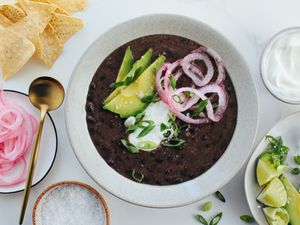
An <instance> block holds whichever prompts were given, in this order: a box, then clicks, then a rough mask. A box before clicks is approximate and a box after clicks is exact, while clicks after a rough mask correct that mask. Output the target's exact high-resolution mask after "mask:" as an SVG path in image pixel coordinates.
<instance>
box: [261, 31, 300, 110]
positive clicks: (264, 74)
mask: <svg viewBox="0 0 300 225" xmlns="http://www.w3.org/2000/svg"><path fill="white" fill-rule="evenodd" d="M297 30H298V31H300V26H299V27H289V28H285V29H283V30H281V31H279V32H277V33H276V34H275V35H273V36H272V37H271V38H270V39H269V41H268V43H267V45H266V46H265V47H264V49H263V51H262V54H261V58H260V64H259V69H260V75H261V77H262V81H263V83H264V85H265V87H266V88H267V90H268V91H269V93H270V94H271V95H272V96H273V97H275V98H276V99H278V100H279V101H281V102H284V103H287V104H291V105H299V104H300V99H299V100H298V101H293V100H288V99H285V98H284V97H283V96H280V95H279V94H276V93H275V92H273V91H272V89H271V87H270V86H269V85H268V83H267V82H266V76H267V73H266V71H265V68H264V62H265V60H266V56H267V51H268V50H269V48H270V46H271V45H272V44H273V43H274V42H275V41H276V40H277V39H278V38H279V37H280V36H282V35H284V34H286V33H289V32H291V31H297Z"/></svg>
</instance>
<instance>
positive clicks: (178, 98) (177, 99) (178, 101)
mask: <svg viewBox="0 0 300 225" xmlns="http://www.w3.org/2000/svg"><path fill="white" fill-rule="evenodd" d="M172 98H173V100H174V101H175V102H177V103H181V102H182V101H181V98H180V97H179V95H173V96H172Z"/></svg>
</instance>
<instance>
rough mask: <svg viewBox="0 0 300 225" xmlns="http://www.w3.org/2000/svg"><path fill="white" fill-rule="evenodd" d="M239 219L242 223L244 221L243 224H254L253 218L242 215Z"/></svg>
mask: <svg viewBox="0 0 300 225" xmlns="http://www.w3.org/2000/svg"><path fill="white" fill-rule="evenodd" d="M240 219H241V220H242V221H244V222H245V223H254V222H255V220H254V218H253V217H252V216H249V215H242V216H240Z"/></svg>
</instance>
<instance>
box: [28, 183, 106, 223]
mask: <svg viewBox="0 0 300 225" xmlns="http://www.w3.org/2000/svg"><path fill="white" fill-rule="evenodd" d="M66 190H69V191H70V192H69V193H66V192H65V193H63V192H62V191H66ZM87 193H88V194H89V195H90V198H91V202H89V203H90V204H93V203H95V200H96V201H97V205H96V206H97V207H98V208H99V209H100V210H99V213H97V212H96V211H95V209H90V210H88V211H87V213H82V212H80V215H79V217H80V218H82V217H84V216H88V215H90V216H91V217H93V218H96V219H99V223H97V224H98V225H109V224H110V218H109V209H108V206H107V204H106V202H105V200H104V198H103V197H102V196H101V195H100V194H99V192H97V191H96V190H95V189H94V188H92V187H91V186H89V185H87V184H85V183H82V182H78V181H63V182H59V183H56V184H53V185H51V186H49V187H48V188H46V190H45V191H43V192H42V193H41V194H40V195H39V197H38V198H37V200H36V202H35V205H34V208H33V214H32V219H33V225H43V224H45V221H43V220H46V219H47V218H46V215H45V214H47V210H48V212H50V211H49V208H50V207H51V205H52V206H53V204H55V203H53V202H54V201H59V200H60V201H65V202H64V203H65V204H66V205H65V206H67V207H66V208H64V205H63V204H60V205H57V208H56V209H50V210H58V211H62V210H65V211H64V212H68V211H69V210H72V209H74V208H77V209H81V208H82V207H83V205H82V204H84V203H83V202H80V199H81V200H82V199H84V200H86V194H87ZM63 198H65V199H63ZM70 200H76V203H75V205H69V204H68V203H69V202H68V201H70ZM89 203H88V204H89ZM93 206H95V205H93ZM87 207H88V206H87ZM52 212H53V211H52ZM47 215H48V214H47ZM71 215H74V212H71ZM51 216H53V214H51ZM55 216H56V219H57V217H59V216H58V215H55ZM63 217H64V218H58V219H63V220H64V224H69V223H68V222H66V221H65V220H68V219H69V218H68V215H67V214H65V215H64V216H63ZM73 217H74V216H73ZM53 219H54V218H49V220H51V222H53ZM72 219H74V218H72ZM89 219H90V220H89V221H91V220H92V218H89ZM76 222H78V223H80V222H79V221H78V220H76ZM46 224H47V223H46ZM55 224H56V223H55ZM80 224H83V223H80ZM93 224H94V223H93Z"/></svg>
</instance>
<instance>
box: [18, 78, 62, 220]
mask: <svg viewBox="0 0 300 225" xmlns="http://www.w3.org/2000/svg"><path fill="white" fill-rule="evenodd" d="M64 97H65V91H64V87H63V86H62V85H61V83H59V82H58V81H57V80H55V79H54V78H51V77H40V78H37V79H36V80H34V81H33V82H32V83H31V85H30V87H29V99H30V102H31V104H32V105H34V106H35V107H36V108H38V109H39V110H40V111H41V117H40V122H39V128H38V131H37V136H36V139H35V144H34V147H33V151H32V153H31V158H30V164H29V168H28V173H27V180H26V186H25V191H24V195H23V204H22V209H21V215H20V220H19V224H22V223H23V219H24V215H25V211H26V207H27V203H28V198H29V194H30V190H31V185H32V180H33V176H34V170H35V166H36V163H37V159H38V153H39V146H40V139H41V136H42V130H43V125H44V120H45V116H46V114H47V112H48V111H52V110H55V109H57V108H58V107H59V106H60V105H61V104H62V102H63V100H64Z"/></svg>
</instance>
